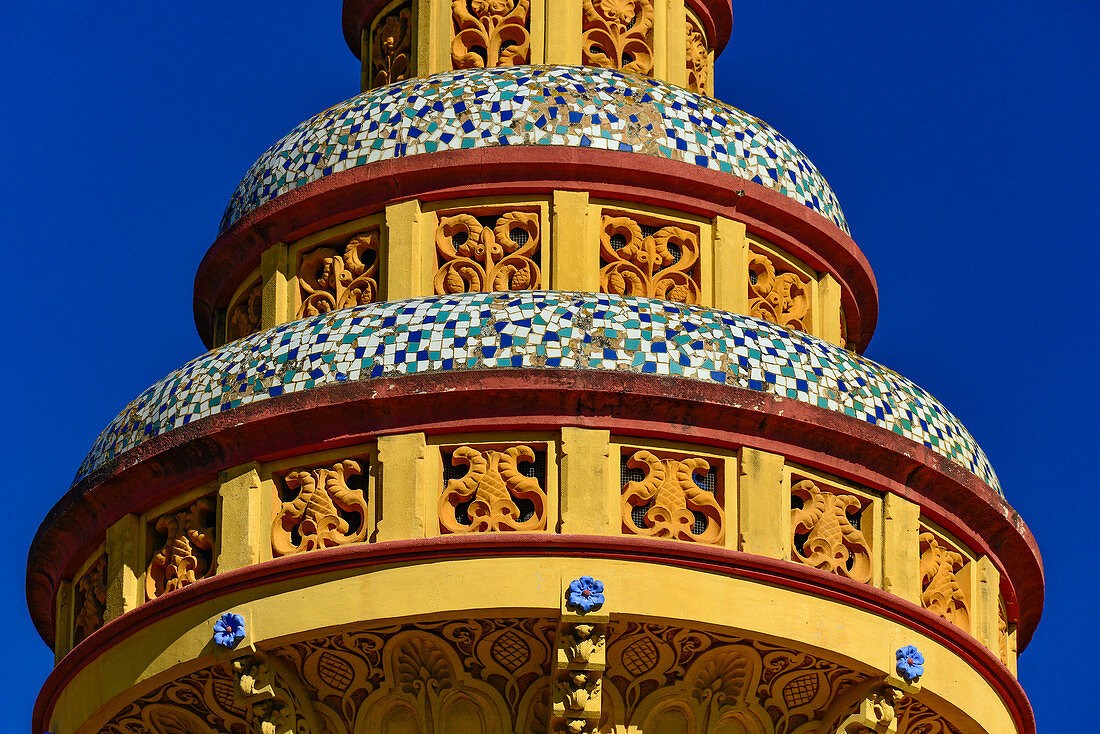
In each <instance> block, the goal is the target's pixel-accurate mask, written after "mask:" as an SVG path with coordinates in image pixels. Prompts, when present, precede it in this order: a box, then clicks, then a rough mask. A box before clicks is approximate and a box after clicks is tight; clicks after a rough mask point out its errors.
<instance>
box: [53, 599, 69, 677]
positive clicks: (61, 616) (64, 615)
mask: <svg viewBox="0 0 1100 734" xmlns="http://www.w3.org/2000/svg"><path fill="white" fill-rule="evenodd" d="M54 607H55V609H56V610H57V614H56V616H55V617H54V644H53V652H54V664H55V665H56V664H57V663H59V662H61V658H63V657H65V655H67V654H68V652H69V650H72V649H73V582H72V581H62V582H61V583H60V584H58V586H57V599H56V600H55V605H54Z"/></svg>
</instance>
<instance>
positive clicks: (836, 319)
mask: <svg viewBox="0 0 1100 734" xmlns="http://www.w3.org/2000/svg"><path fill="white" fill-rule="evenodd" d="M817 294H818V303H819V304H820V310H819V312H818V313H817V314H815V316H817V317H818V319H817V321H816V322H815V323H814V330H815V331H816V332H817V335H818V336H819V337H821V338H822V339H824V340H825V341H827V342H829V343H830V344H836V345H837V346H838V347H841V348H843V347H844V339H843V337H841V333H842V332H841V326H840V283H838V282H837V280H836V278H834V277H833V276H832V275H830V274H829V273H824V274H823V275H822V276H821V278H820V280H818V282H817Z"/></svg>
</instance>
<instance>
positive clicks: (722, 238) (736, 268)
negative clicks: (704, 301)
mask: <svg viewBox="0 0 1100 734" xmlns="http://www.w3.org/2000/svg"><path fill="white" fill-rule="evenodd" d="M713 262H714V273H713V275H714V277H713V281H714V286H713V287H714V306H715V308H720V309H722V310H724V311H732V312H733V313H742V314H747V313H748V312H749V290H748V289H749V285H748V277H749V276H748V273H749V241H748V238H747V236H746V230H745V225H744V223H742V222H735V221H734V220H732V219H729V218H727V217H717V218H715V220H714V257H713Z"/></svg>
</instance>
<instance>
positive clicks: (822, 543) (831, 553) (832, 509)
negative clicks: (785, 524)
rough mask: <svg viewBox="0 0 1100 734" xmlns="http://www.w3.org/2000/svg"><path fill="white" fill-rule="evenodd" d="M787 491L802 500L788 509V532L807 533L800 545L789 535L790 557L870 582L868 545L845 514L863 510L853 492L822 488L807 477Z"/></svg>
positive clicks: (853, 578)
mask: <svg viewBox="0 0 1100 734" xmlns="http://www.w3.org/2000/svg"><path fill="white" fill-rule="evenodd" d="M791 495H792V496H793V497H797V498H798V499H799V500H801V501H802V507H801V508H795V509H792V510H791V532H792V535H793V536H795V537H797V536H799V535H805V536H807V537H806V539H805V541H804V542H803V543H802V547H801V548H799V547H798V544H797V543H796V542H794V540H793V539H792V543H791V557H792V559H793V560H795V561H798V562H799V563H804V564H806V565H807V566H813V567H814V568H820V569H821V570H823V571H828V572H830V573H835V574H837V575H839V576H846V577H848V578H850V579H852V580H853V581H858V582H859V583H861V584H869V583H871V548H870V545H869V544H868V542H867V538H866V537H864V535H863V533H862V532H860V531H859V530H858V529H856V527H855V526H854V525H852V521H851V519H850V517H849V513H859V512H861V511H862V510H863V502H862V501H860V499H859V498H858V497H856V496H855V495H851V494H833V493H831V492H827V491H823V490H822V489H821V488H820V487H818V486H817V485H816V484H815V483H814V482H812V481H810V480H808V479H807V480H804V481H801V482H799V483H797V484H796V485H794V487H792V488H791ZM849 566H850V568H849Z"/></svg>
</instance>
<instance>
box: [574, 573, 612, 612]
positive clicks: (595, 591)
mask: <svg viewBox="0 0 1100 734" xmlns="http://www.w3.org/2000/svg"><path fill="white" fill-rule="evenodd" d="M565 601H566V604H567V606H569V607H570V608H572V609H579V610H580V611H581V612H582V613H583V612H591V611H592V610H593V609H597V608H599V607H601V606H603V602H604V598H603V582H602V581H597V580H596V579H594V578H592V577H591V576H581V577H580V578H579V579H574V580H573V581H570V582H569V591H568V592H566V595H565Z"/></svg>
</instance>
